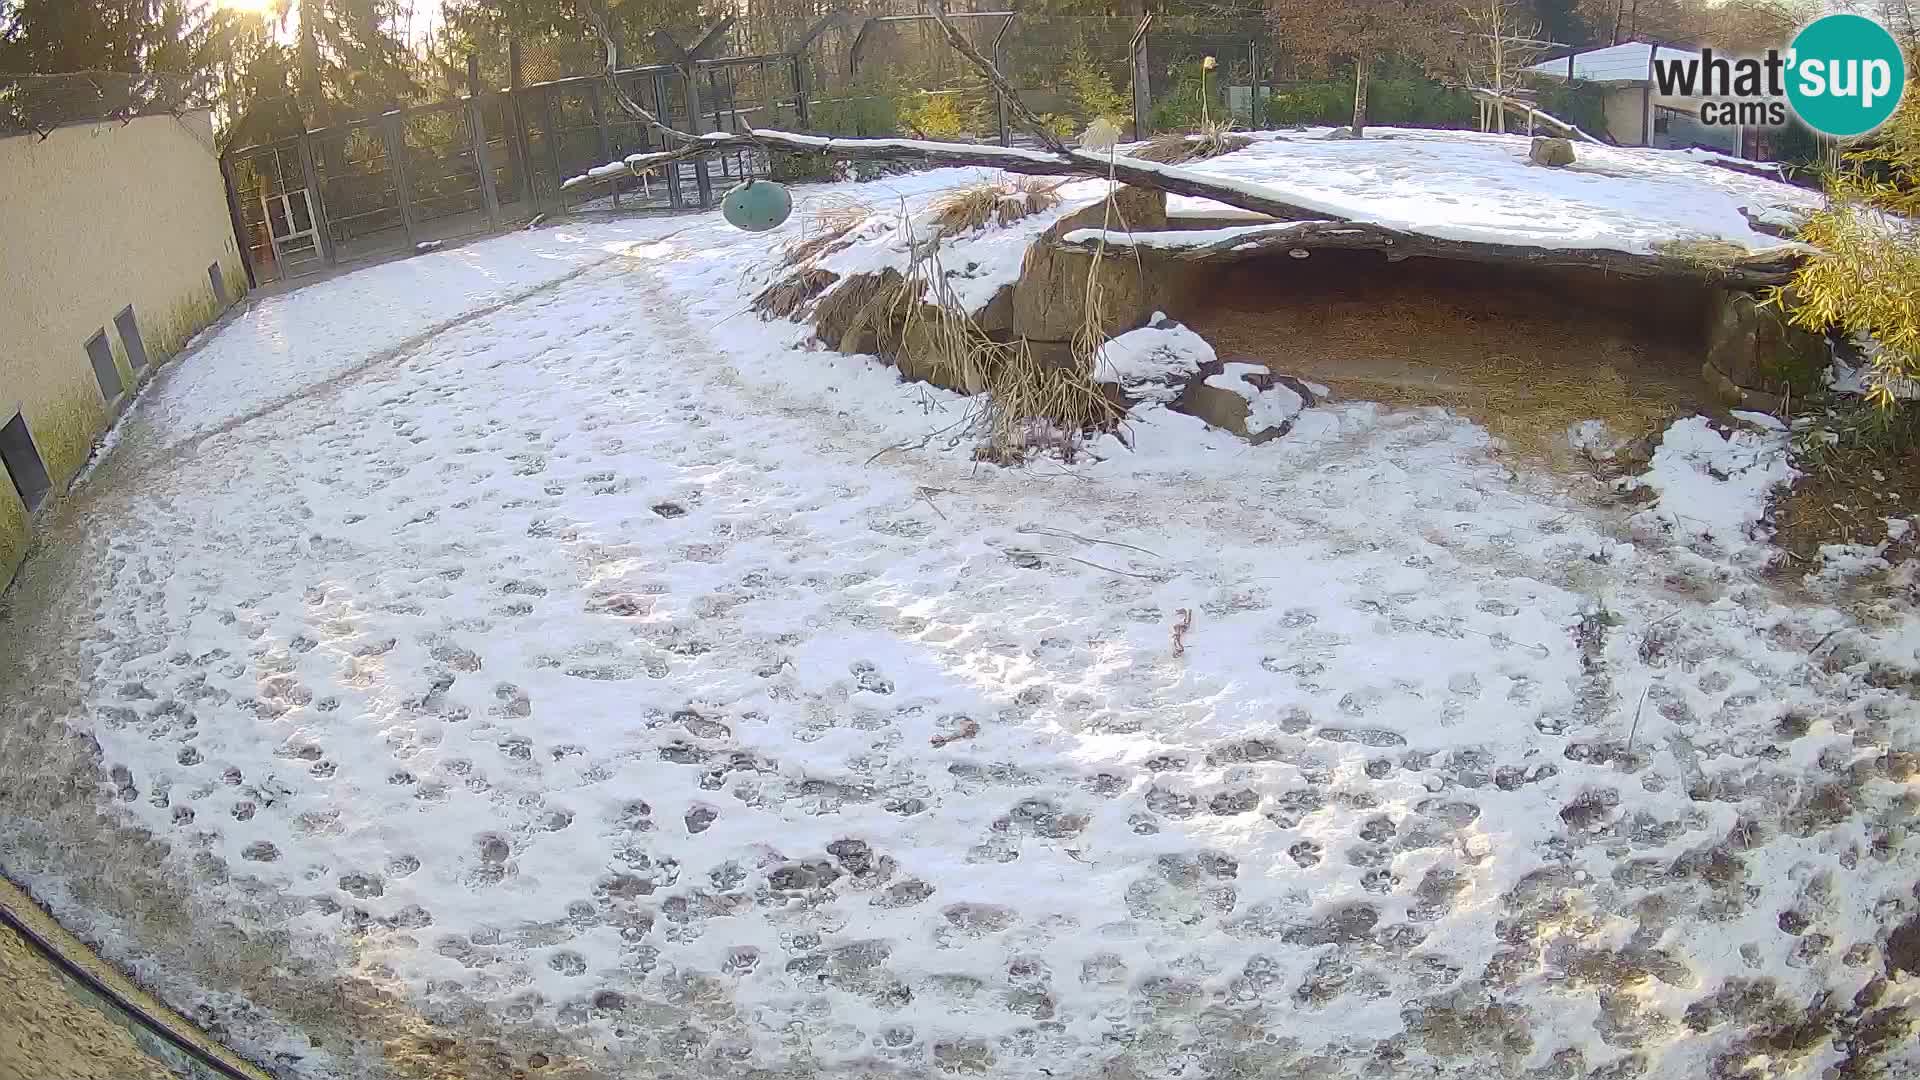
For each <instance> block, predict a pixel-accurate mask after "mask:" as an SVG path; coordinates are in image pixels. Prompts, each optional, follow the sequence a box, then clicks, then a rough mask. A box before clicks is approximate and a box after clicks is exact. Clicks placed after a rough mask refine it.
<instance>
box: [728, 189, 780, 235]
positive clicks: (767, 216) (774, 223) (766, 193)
mask: <svg viewBox="0 0 1920 1080" xmlns="http://www.w3.org/2000/svg"><path fill="white" fill-rule="evenodd" d="M720 213H722V214H723V215H725V216H726V219H727V224H729V225H732V226H733V227H734V228H736V229H745V230H746V231H748V232H766V231H767V230H768V229H772V228H777V227H779V225H780V223H781V222H783V221H785V220H787V215H788V214H791V213H793V196H791V195H789V194H787V186H786V185H785V184H776V183H774V182H772V181H771V180H749V181H747V182H746V183H744V184H741V185H740V186H738V187H736V188H734V189H733V190H732V191H729V192H727V197H726V198H724V199H721V200H720Z"/></svg>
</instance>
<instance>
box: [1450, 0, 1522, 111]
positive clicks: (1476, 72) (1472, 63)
mask: <svg viewBox="0 0 1920 1080" xmlns="http://www.w3.org/2000/svg"><path fill="white" fill-rule="evenodd" d="M1525 15H1526V9H1525V7H1524V5H1523V3H1522V0H1468V2H1467V3H1466V4H1465V5H1464V6H1463V7H1462V8H1461V9H1460V22H1461V27H1462V31H1463V33H1464V34H1465V44H1464V46H1463V47H1462V49H1461V50H1460V55H1461V59H1462V61H1463V65H1462V66H1463V67H1464V68H1465V69H1466V75H1467V81H1468V82H1469V83H1470V84H1472V85H1473V86H1477V87H1481V88H1483V89H1487V90H1491V91H1493V93H1494V97H1493V98H1492V105H1491V108H1492V110H1493V115H1494V124H1495V127H1494V130H1496V131H1499V132H1503V133H1504V132H1505V131H1506V130H1507V106H1506V103H1505V98H1506V96H1507V94H1508V92H1509V87H1511V86H1512V85H1513V84H1514V83H1515V82H1517V81H1518V75H1519V73H1520V72H1521V71H1522V70H1524V69H1525V68H1526V67H1527V65H1529V64H1531V63H1533V62H1534V61H1535V60H1536V59H1538V58H1539V56H1540V51H1541V49H1540V43H1539V38H1540V24H1539V23H1538V22H1537V21H1531V20H1527V19H1526V18H1525ZM1483 118H1484V114H1483ZM1483 127H1484V125H1483Z"/></svg>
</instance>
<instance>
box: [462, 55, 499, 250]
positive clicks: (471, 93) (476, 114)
mask: <svg viewBox="0 0 1920 1080" xmlns="http://www.w3.org/2000/svg"><path fill="white" fill-rule="evenodd" d="M484 100H485V99H484V96H483V95H482V94H481V92H480V56H479V54H478V53H468V54H467V137H468V138H469V139H470V140H472V146H473V167H474V169H475V170H476V171H477V172H478V173H479V174H480V206H481V208H482V209H484V210H485V211H486V212H487V227H488V228H489V229H498V228H499V227H500V192H499V191H497V190H496V189H495V188H494V186H493V163H492V162H491V161H489V160H488V154H487V115H486V108H485V104H484Z"/></svg>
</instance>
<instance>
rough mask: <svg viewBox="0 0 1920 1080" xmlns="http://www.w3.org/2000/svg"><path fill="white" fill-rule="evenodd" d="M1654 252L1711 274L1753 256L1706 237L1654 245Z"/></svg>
mask: <svg viewBox="0 0 1920 1080" xmlns="http://www.w3.org/2000/svg"><path fill="white" fill-rule="evenodd" d="M1654 250H1655V251H1657V252H1659V253H1660V254H1662V255H1666V256H1668V257H1670V258H1675V259H1679V260H1681V261H1682V262H1685V263H1688V264H1689V265H1692V266H1697V267H1699V268H1700V269H1702V270H1705V271H1708V272H1709V273H1717V272H1724V271H1725V270H1727V269H1728V268H1730V267H1732V266H1733V264H1734V263H1735V262H1737V261H1739V260H1740V259H1742V258H1745V257H1746V256H1747V255H1749V254H1751V252H1749V251H1748V250H1747V249H1746V248H1744V247H1742V246H1741V245H1739V244H1735V243H1733V242H1731V241H1727V240H1712V239H1708V238H1706V237H1698V238H1689V239H1685V240H1668V241H1665V242H1663V243H1660V244H1656V245H1654Z"/></svg>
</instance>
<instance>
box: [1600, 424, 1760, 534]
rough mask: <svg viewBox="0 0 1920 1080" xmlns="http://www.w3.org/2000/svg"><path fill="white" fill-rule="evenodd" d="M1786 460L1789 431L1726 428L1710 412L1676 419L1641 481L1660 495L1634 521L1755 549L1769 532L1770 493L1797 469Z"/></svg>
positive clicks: (1668, 429) (1676, 532) (1641, 483)
mask: <svg viewBox="0 0 1920 1080" xmlns="http://www.w3.org/2000/svg"><path fill="white" fill-rule="evenodd" d="M1787 458H1788V440H1787V434H1786V432H1785V431H1730V432H1726V433H1724V434H1723V433H1721V432H1719V431H1717V430H1715V429H1714V426H1713V422H1712V421H1711V420H1709V419H1707V418H1706V417H1704V416H1689V417H1687V418H1685V419H1682V420H1677V421H1675V422H1674V423H1673V425H1672V426H1671V427H1669V428H1667V430H1666V433H1665V434H1664V435H1663V436H1662V437H1661V441H1660V448H1659V449H1658V450H1656V451H1654V454H1653V460H1652V462H1651V463H1650V464H1649V466H1648V469H1647V472H1646V475H1644V476H1642V477H1640V478H1639V479H1638V481H1636V484H1637V485H1641V486H1645V487H1649V488H1652V489H1653V490H1654V491H1656V492H1658V493H1659V501H1658V502H1657V503H1655V504H1654V505H1653V506H1651V507H1649V508H1648V509H1646V510H1643V511H1641V512H1640V513H1639V514H1636V515H1635V516H1634V521H1635V524H1636V525H1642V526H1649V525H1650V526H1653V527H1655V528H1657V529H1659V530H1660V531H1663V532H1668V533H1672V534H1675V535H1678V536H1681V537H1684V538H1685V539H1687V540H1688V541H1691V542H1699V543H1704V544H1706V545H1708V546H1711V547H1719V548H1722V549H1724V550H1727V551H1729V552H1740V551H1747V552H1751V550H1752V548H1753V547H1755V546H1756V545H1757V544H1759V543H1762V542H1764V541H1765V540H1766V539H1767V537H1768V535H1770V534H1769V533H1768V532H1767V531H1765V530H1764V529H1763V528H1762V526H1761V521H1762V519H1763V518H1764V517H1765V516H1766V511H1767V500H1768V498H1769V497H1770V496H1771V495H1772V493H1773V490H1774V489H1775V488H1777V487H1779V486H1781V485H1783V484H1788V483H1791V482H1792V481H1793V478H1794V477H1795V476H1797V475H1798V473H1797V472H1796V471H1795V470H1794V468H1793V466H1792V465H1791V464H1790V463H1789V462H1788V460H1787Z"/></svg>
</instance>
